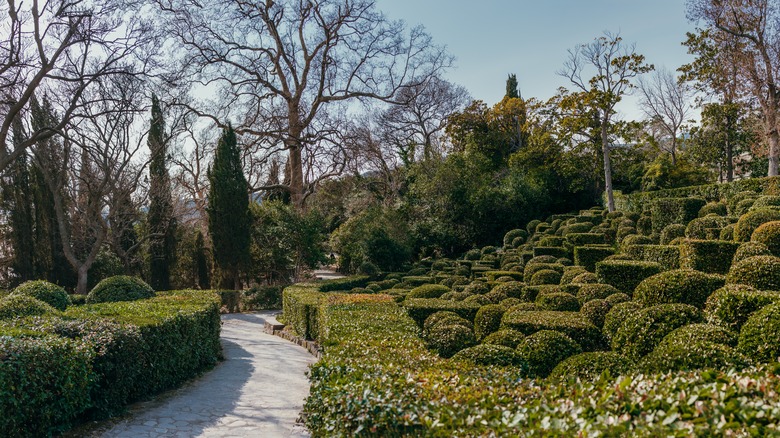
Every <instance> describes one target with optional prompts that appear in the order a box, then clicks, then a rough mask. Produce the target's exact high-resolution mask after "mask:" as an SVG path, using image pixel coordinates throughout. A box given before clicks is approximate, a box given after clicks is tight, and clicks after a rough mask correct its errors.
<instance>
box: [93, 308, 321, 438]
mask: <svg viewBox="0 0 780 438" xmlns="http://www.w3.org/2000/svg"><path fill="white" fill-rule="evenodd" d="M272 313H274V312H258V313H252V314H230V315H223V316H222V322H223V324H222V346H223V349H224V353H225V358H226V360H225V361H224V362H221V363H220V364H218V365H217V366H216V367H215V368H214V369H213V370H212V371H210V372H208V373H207V374H204V375H203V376H202V377H200V378H199V379H197V380H196V381H193V382H190V383H189V384H187V385H185V386H184V387H182V388H180V389H177V390H175V391H172V392H171V393H167V394H165V395H163V396H162V397H160V398H159V399H156V400H154V401H151V402H147V403H142V404H139V405H138V406H136V407H134V408H133V409H132V411H131V415H130V416H129V418H126V419H122V420H120V421H119V422H117V423H115V424H113V426H111V428H110V429H107V430H105V431H103V432H102V433H99V434H95V435H92V436H101V437H128V438H129V437H132V438H139V437H187V438H189V437H263V438H273V437H305V436H308V433H307V431H306V430H305V428H303V426H301V425H300V424H296V419H297V418H298V414H299V413H300V411H301V408H302V407H303V401H304V399H305V398H306V396H307V395H308V393H309V381H308V379H307V378H306V375H305V373H306V371H307V369H308V366H309V364H311V363H313V362H314V361H315V359H314V357H313V356H311V355H310V354H309V353H308V352H307V351H306V350H305V349H303V348H302V347H299V346H297V345H295V344H293V343H291V342H288V341H285V340H283V339H281V338H278V337H276V336H272V335H269V334H266V333H263V324H264V322H265V320H266V319H267V318H270V317H271V315H272Z"/></svg>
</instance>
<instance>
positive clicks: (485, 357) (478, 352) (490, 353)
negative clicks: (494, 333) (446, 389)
mask: <svg viewBox="0 0 780 438" xmlns="http://www.w3.org/2000/svg"><path fill="white" fill-rule="evenodd" d="M452 360H459V361H468V362H471V363H473V364H475V365H497V366H527V365H526V364H525V361H524V359H523V356H522V355H521V354H519V353H518V352H517V351H515V349H514V348H510V347H505V346H503V345H494V344H481V345H475V346H473V347H469V348H466V349H464V350H460V351H459V352H457V353H455V355H454V356H452Z"/></svg>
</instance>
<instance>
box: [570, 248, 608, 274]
mask: <svg viewBox="0 0 780 438" xmlns="http://www.w3.org/2000/svg"><path fill="white" fill-rule="evenodd" d="M613 254H615V250H614V249H613V248H612V247H611V246H607V245H603V246H575V247H574V263H575V264H576V265H579V266H582V267H583V268H585V269H586V270H588V271H589V272H596V263H598V262H600V261H602V260H604V259H605V258H607V257H609V256H611V255H613Z"/></svg>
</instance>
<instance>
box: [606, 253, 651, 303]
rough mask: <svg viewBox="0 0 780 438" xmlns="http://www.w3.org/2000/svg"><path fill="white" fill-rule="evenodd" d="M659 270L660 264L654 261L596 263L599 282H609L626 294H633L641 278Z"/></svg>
mask: <svg viewBox="0 0 780 438" xmlns="http://www.w3.org/2000/svg"><path fill="white" fill-rule="evenodd" d="M659 272H661V265H659V264H658V263H655V262H638V261H630V260H605V261H603V262H598V263H597V264H596V276H597V277H598V279H599V283H606V284H611V285H612V286H615V287H616V288H617V289H618V290H620V291H621V292H624V293H626V294H628V295H632V294H633V292H634V289H635V288H636V286H637V285H639V283H641V282H642V280H644V279H645V278H648V277H651V276H653V275H655V274H658V273H659Z"/></svg>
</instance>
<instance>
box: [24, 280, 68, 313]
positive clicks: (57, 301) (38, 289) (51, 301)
mask: <svg viewBox="0 0 780 438" xmlns="http://www.w3.org/2000/svg"><path fill="white" fill-rule="evenodd" d="M11 294H12V295H26V296H28V297H33V298H35V299H38V300H41V301H43V302H44V303H46V304H48V305H50V306H52V307H54V308H55V309H57V310H60V311H64V310H65V309H66V308H67V307H68V306H69V305H70V304H71V301H70V297H69V296H68V293H67V292H66V291H65V289H63V288H62V287H60V286H58V285H56V284H54V283H49V282H48V281H44V280H35V281H26V282H24V283H22V284H20V285H19V286H17V287H16V289H14V290H13V292H11Z"/></svg>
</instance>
